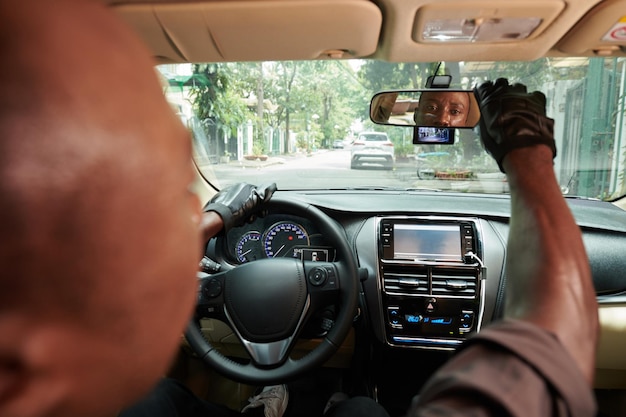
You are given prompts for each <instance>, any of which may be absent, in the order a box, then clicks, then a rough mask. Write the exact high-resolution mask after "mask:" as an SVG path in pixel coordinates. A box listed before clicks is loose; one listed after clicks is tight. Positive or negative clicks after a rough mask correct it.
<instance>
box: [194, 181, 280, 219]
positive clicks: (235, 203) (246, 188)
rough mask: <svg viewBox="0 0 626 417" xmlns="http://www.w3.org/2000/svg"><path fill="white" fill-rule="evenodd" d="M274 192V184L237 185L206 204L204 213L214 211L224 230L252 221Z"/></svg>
mask: <svg viewBox="0 0 626 417" xmlns="http://www.w3.org/2000/svg"><path fill="white" fill-rule="evenodd" d="M274 191H276V184H275V183H271V184H265V185H262V186H259V187H257V186H255V185H252V184H246V183H239V184H234V185H231V186H229V187H226V188H224V189H223V190H221V191H220V192H218V193H217V194H215V195H214V196H213V198H212V199H211V200H210V201H209V202H208V203H207V205H206V206H205V207H204V211H214V212H216V213H217V214H219V215H220V217H221V218H222V220H223V221H224V230H230V229H231V228H233V227H236V226H241V225H242V224H244V223H245V222H247V221H252V220H253V219H254V216H255V215H256V213H257V212H258V211H259V209H260V208H261V206H262V205H263V203H265V202H267V201H268V200H269V199H270V197H271V196H272V194H274Z"/></svg>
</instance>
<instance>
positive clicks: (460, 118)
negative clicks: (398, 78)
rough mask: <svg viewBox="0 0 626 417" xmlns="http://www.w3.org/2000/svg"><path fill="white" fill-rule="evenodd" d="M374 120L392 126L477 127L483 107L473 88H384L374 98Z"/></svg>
mask: <svg viewBox="0 0 626 417" xmlns="http://www.w3.org/2000/svg"><path fill="white" fill-rule="evenodd" d="M370 119H372V121H373V122H374V123H376V124H382V125H390V126H411V127H415V126H418V127H428V128H446V127H454V128H473V127H475V126H476V125H477V124H478V120H479V119H480V110H479V108H478V103H477V102H476V99H475V98H474V93H473V92H472V91H471V90H449V89H428V90H396V91H382V92H380V93H376V95H374V97H373V98H372V101H371V103H370Z"/></svg>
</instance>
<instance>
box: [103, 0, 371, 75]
mask: <svg viewBox="0 0 626 417" xmlns="http://www.w3.org/2000/svg"><path fill="white" fill-rule="evenodd" d="M114 10H115V11H116V12H117V13H118V14H119V15H120V16H121V17H122V18H123V19H124V20H126V21H127V22H128V23H129V24H130V25H131V26H132V27H134V28H135V30H136V31H137V32H138V33H139V35H140V36H141V37H142V38H143V39H144V41H145V43H146V44H147V45H148V47H149V48H150V49H151V50H152V51H153V54H154V56H155V57H156V58H157V60H158V61H159V62H161V63H167V62H185V61H188V62H223V61H258V60H305V59H307V60H308V59H317V58H329V57H332V58H351V57H364V56H367V55H370V54H372V53H374V51H375V50H376V47H377V44H378V38H379V35H380V31H381V25H382V13H381V11H380V9H379V8H378V7H377V6H376V5H375V4H374V3H372V2H370V1H367V0H300V1H281V0H274V1H265V0H247V1H228V2H189V3H171V4H170V3H167V4H158V3H155V4H125V5H118V6H114ZM285 33H289V34H290V35H289V36H285V35H284V34H285Z"/></svg>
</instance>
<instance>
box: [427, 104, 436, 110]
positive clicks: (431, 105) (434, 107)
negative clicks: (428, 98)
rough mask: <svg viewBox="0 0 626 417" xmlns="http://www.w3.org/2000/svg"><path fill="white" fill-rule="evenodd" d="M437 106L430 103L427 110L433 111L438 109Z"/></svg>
mask: <svg viewBox="0 0 626 417" xmlns="http://www.w3.org/2000/svg"><path fill="white" fill-rule="evenodd" d="M437 108H438V107H437V105H435V104H428V105H426V111H431V112H432V111H437Z"/></svg>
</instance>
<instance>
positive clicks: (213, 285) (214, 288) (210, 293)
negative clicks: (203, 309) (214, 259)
mask: <svg viewBox="0 0 626 417" xmlns="http://www.w3.org/2000/svg"><path fill="white" fill-rule="evenodd" d="M203 292H204V295H206V296H207V297H209V298H215V297H218V296H219V295H220V294H221V293H222V283H221V282H220V281H219V280H218V279H216V278H213V279H211V280H210V281H209V282H207V284H206V285H205V286H204V291H203Z"/></svg>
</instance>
